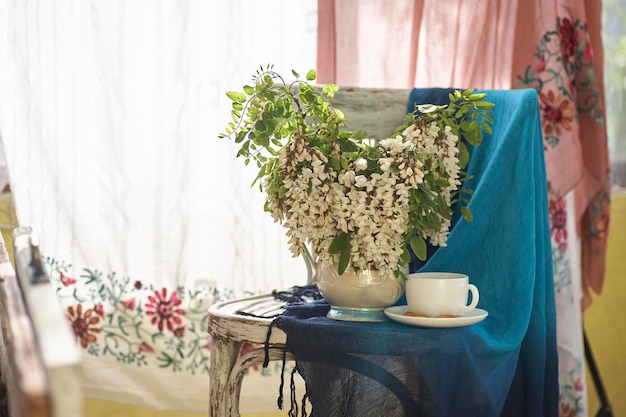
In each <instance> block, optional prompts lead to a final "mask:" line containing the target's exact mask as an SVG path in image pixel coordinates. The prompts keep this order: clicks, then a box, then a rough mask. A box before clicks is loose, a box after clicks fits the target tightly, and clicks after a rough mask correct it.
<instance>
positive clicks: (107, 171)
mask: <svg viewBox="0 0 626 417" xmlns="http://www.w3.org/2000/svg"><path fill="white" fill-rule="evenodd" d="M316 9H317V4H316V1H315V0H299V1H298V2H293V1H290V0H265V1H262V2H259V1H255V0H229V1H205V0H188V1H155V0H133V1H126V0H113V1H96V0H91V1H87V0H74V1H72V0H67V1H54V2H51V1H47V0H33V1H27V2H26V1H22V0H7V1H3V2H1V3H0V91H1V92H2V93H1V94H0V132H1V134H2V139H3V141H4V145H5V148H6V156H7V162H8V167H9V173H10V180H11V186H12V190H13V195H14V199H15V206H16V210H17V215H18V219H19V222H20V224H21V225H29V226H32V227H33V228H34V230H35V232H36V233H37V234H38V235H39V237H40V240H41V246H42V249H43V250H44V252H45V255H46V256H47V257H48V260H49V264H50V270H51V275H52V278H53V279H54V280H56V282H57V283H58V285H59V288H60V291H59V297H60V300H61V303H62V305H63V307H64V308H65V309H66V310H67V312H68V313H67V314H68V318H69V319H70V320H72V319H75V318H81V317H82V318H86V317H88V318H90V319H95V318H97V319H98V320H97V321H95V320H94V322H93V323H92V325H91V326H90V327H89V328H87V329H86V331H85V330H84V329H83V330H81V331H82V333H80V332H79V333H80V334H79V333H77V337H78V339H79V340H80V341H81V343H82V346H83V348H84V351H85V359H86V360H85V363H86V367H88V368H89V371H88V372H87V373H86V375H87V381H86V384H85V387H86V391H87V393H86V394H87V395H88V396H95V397H101V398H105V399H112V400H120V401H122V402H130V403H136V404H140V405H141V404H147V405H149V406H151V407H156V408H173V409H183V410H196V411H204V410H206V408H207V398H208V376H207V373H206V370H207V366H208V363H207V360H208V359H207V355H208V352H209V350H210V345H209V341H208V337H207V336H206V330H205V327H204V322H203V319H204V312H206V307H208V304H210V303H211V302H213V301H215V300H217V299H221V298H227V297H231V296H241V295H244V294H249V293H258V292H261V291H268V290H271V289H274V288H286V287H289V286H291V285H295V284H303V283H305V281H306V276H305V268H304V263H303V262H302V261H301V260H299V259H292V258H291V255H290V252H289V250H288V246H287V244H286V239H285V238H284V232H283V230H282V228H280V227H279V226H278V225H276V224H274V223H273V222H272V220H271V218H270V216H269V215H267V214H266V213H264V212H263V210H262V208H263V196H262V194H261V193H260V192H259V191H258V188H250V184H251V182H252V179H253V178H254V176H255V175H256V172H255V170H254V168H253V167H251V166H250V167H244V165H243V161H242V160H236V159H235V157H234V156H235V153H236V150H237V148H236V146H235V145H233V144H232V143H230V142H229V141H226V140H219V139H218V138H217V135H218V133H219V132H220V131H222V130H223V128H224V127H225V126H226V122H227V121H228V117H229V112H230V107H229V106H230V104H229V102H228V100H227V98H226V96H225V92H226V91H228V90H232V89H237V88H240V86H241V85H242V84H243V83H245V82H249V81H250V76H251V75H252V73H253V72H254V71H255V70H256V69H257V68H258V67H259V65H260V64H262V65H265V64H268V63H274V64H275V67H276V68H277V69H279V70H281V71H282V72H284V73H289V72H290V70H291V69H292V68H293V69H296V70H298V71H300V72H301V73H306V71H307V70H308V69H310V68H314V66H315V59H316V32H317V14H316ZM174 292H176V294H175V295H174ZM158 303H161V304H163V305H167V306H169V307H171V308H172V311H171V314H170V315H169V316H164V315H163V314H162V313H161V312H159V311H157V310H158V306H157V304H158ZM168 303H169V304H168ZM79 306H80V309H79V308H78V307H79ZM272 392H273V391H272ZM270 400H271V401H270V402H273V398H270ZM244 409H245V405H244Z"/></svg>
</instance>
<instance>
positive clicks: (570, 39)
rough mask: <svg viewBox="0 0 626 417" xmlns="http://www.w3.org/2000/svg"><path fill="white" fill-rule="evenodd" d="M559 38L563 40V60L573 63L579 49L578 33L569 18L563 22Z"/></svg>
mask: <svg viewBox="0 0 626 417" xmlns="http://www.w3.org/2000/svg"><path fill="white" fill-rule="evenodd" d="M559 36H560V38H561V45H562V51H563V58H564V59H565V61H566V62H571V61H573V60H574V58H575V56H576V49H577V48H578V42H579V41H578V32H577V31H576V27H575V26H574V24H573V23H572V21H571V20H569V19H568V18H567V17H566V18H564V19H563V20H562V21H561V27H560V28H559Z"/></svg>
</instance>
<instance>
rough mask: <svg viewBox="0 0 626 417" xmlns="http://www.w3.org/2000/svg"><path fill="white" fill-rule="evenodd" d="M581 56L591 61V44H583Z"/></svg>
mask: <svg viewBox="0 0 626 417" xmlns="http://www.w3.org/2000/svg"><path fill="white" fill-rule="evenodd" d="M583 56H584V57H585V58H587V59H593V47H592V46H591V42H589V41H588V40H587V41H586V42H585V49H584V52H583Z"/></svg>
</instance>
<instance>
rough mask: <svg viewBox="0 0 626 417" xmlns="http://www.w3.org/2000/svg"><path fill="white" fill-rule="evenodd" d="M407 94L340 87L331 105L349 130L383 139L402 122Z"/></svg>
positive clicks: (386, 90)
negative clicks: (344, 119) (339, 112)
mask: <svg viewBox="0 0 626 417" xmlns="http://www.w3.org/2000/svg"><path fill="white" fill-rule="evenodd" d="M409 93H410V90H408V89H404V90H403V89H388V88H351V87H342V88H341V89H340V90H339V91H338V92H337V93H336V94H335V98H334V100H333V106H334V107H335V108H337V109H340V110H341V111H342V112H343V113H344V115H345V116H346V120H347V121H348V123H349V125H348V126H346V128H347V129H348V130H350V131H353V132H354V131H357V130H362V131H365V132H367V134H368V135H369V137H371V138H373V139H384V138H387V137H389V136H390V135H391V134H392V133H393V131H394V130H395V129H396V128H397V127H398V126H400V125H401V124H402V122H403V121H404V115H405V114H406V103H407V100H408V98H409Z"/></svg>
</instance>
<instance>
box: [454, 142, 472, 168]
mask: <svg viewBox="0 0 626 417" xmlns="http://www.w3.org/2000/svg"><path fill="white" fill-rule="evenodd" d="M458 145H459V153H458V155H457V158H459V166H460V167H461V169H463V168H465V167H466V166H467V164H468V162H469V160H470V154H469V151H468V150H467V146H465V144H464V143H463V142H459V143H458Z"/></svg>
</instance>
